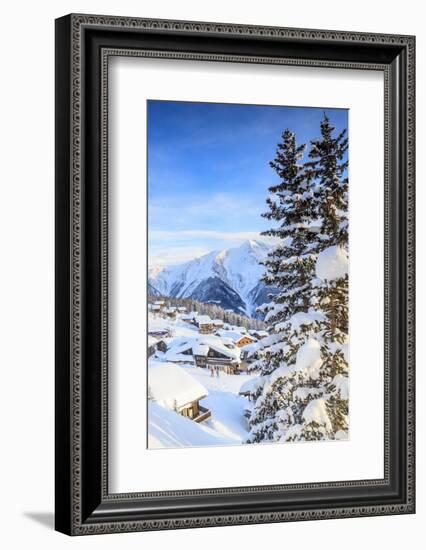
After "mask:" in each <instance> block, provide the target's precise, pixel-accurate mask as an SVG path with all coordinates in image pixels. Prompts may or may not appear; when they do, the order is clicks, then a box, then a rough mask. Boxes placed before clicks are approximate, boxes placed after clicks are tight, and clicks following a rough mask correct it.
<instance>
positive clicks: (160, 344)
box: [148, 334, 167, 357]
mask: <svg viewBox="0 0 426 550" xmlns="http://www.w3.org/2000/svg"><path fill="white" fill-rule="evenodd" d="M157 350H158V351H162V352H163V353H165V352H166V351H167V343H166V342H165V341H164V340H162V339H159V338H156V337H155V336H152V335H151V334H148V357H152V356H153V355H154V354H155V352H156V351H157Z"/></svg>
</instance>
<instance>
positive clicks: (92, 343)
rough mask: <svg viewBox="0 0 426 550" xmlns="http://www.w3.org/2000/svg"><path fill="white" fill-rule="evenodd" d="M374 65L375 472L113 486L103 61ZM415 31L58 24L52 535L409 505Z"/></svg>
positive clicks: (131, 21) (126, 21)
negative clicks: (379, 361)
mask: <svg viewBox="0 0 426 550" xmlns="http://www.w3.org/2000/svg"><path fill="white" fill-rule="evenodd" d="M117 55H120V56H144V57H152V58H168V59H174V60H176V62H179V60H180V59H190V60H210V61H213V62H214V61H227V62H245V63H257V64H259V63H265V64H266V63H267V64H278V65H299V66H302V67H303V66H306V67H337V68H342V69H358V70H363V69H366V70H372V69H373V70H376V71H382V72H383V74H384V82H385V98H384V106H385V112H384V116H385V143H384V158H385V170H384V174H385V182H384V189H385V194H384V201H385V205H384V206H385V274H384V275H385V277H384V279H385V289H384V292H385V317H384V329H385V331H384V333H385V384H384V397H385V411H384V419H385V433H384V454H385V460H384V472H385V475H384V478H383V479H380V480H377V479H375V480H368V479H366V480H362V481H347V482H331V483H312V484H296V485H273V486H250V487H229V488H226V489H219V488H217V489H215V488H212V489H199V490H188V491H163V492H161V491H158V492H154V493H130V494H110V493H109V492H108V468H107V459H108V456H107V449H108V445H107V442H108V437H107V436H108V425H107V424H108V422H107V419H108V415H107V406H108V376H107V366H108V353H107V349H108V348H107V340H108V329H107V326H108V325H107V319H108V317H107V316H108V300H107V296H108V292H107V289H108V287H107V284H108V278H107V262H108V253H107V245H108V243H107V229H108V215H107V199H108V170H107V168H108V166H107V160H108V159H107V123H108V96H107V74H108V59H109V57H110V56H117ZM414 56H415V39H414V37H413V36H399V35H382V34H364V33H354V32H341V31H325V30H307V29H290V28H278V27H255V26H245V25H235V24H217V23H201V22H188V21H168V20H148V19H137V18H127V17H115V16H114V17H109V16H96V15H74V14H72V15H68V16H65V17H63V18H60V19H58V20H57V21H56V386H55V391H56V474H55V475H56V529H57V530H58V531H61V532H63V533H66V534H69V535H85V534H99V533H119V532H126V531H144V530H156V529H178V528H189V527H205V526H219V525H238V524H248V523H266V522H283V521H299V520H313V519H327V518H344V517H359V516H372V515H386V514H408V513H414V511H415V501H414V492H415V487H414V486H415V479H414V476H415V471H414V466H415V458H414V384H415V382H414V178H415V175H414V170H415V159H414V154H415V143H414V140H415V135H414V134H415V113H414V109H415V95H414V94H415V90H414V84H415V82H414V79H415V74H414V70H415V58H414Z"/></svg>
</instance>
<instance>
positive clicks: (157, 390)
mask: <svg viewBox="0 0 426 550" xmlns="http://www.w3.org/2000/svg"><path fill="white" fill-rule="evenodd" d="M148 386H149V391H150V395H151V397H152V399H153V400H154V401H156V402H157V403H158V404H159V405H161V406H162V407H165V408H167V409H170V410H174V409H175V408H178V409H180V408H182V407H184V406H185V405H187V404H188V403H192V402H193V401H197V400H198V399H202V398H203V397H206V396H207V395H208V391H207V390H206V388H205V387H204V386H203V385H202V384H200V383H199V382H198V381H197V380H195V378H193V377H192V376H191V375H190V374H188V373H187V372H186V371H185V370H184V369H182V368H181V367H178V366H177V365H174V364H173V363H167V362H159V361H150V363H149V369H148Z"/></svg>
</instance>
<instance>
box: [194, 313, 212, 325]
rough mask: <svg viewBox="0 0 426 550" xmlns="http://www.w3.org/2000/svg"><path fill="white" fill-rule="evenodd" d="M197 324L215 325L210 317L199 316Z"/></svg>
mask: <svg viewBox="0 0 426 550" xmlns="http://www.w3.org/2000/svg"><path fill="white" fill-rule="evenodd" d="M197 323H198V324H199V325H211V324H213V321H212V320H211V319H210V317H209V316H208V315H198V316H197Z"/></svg>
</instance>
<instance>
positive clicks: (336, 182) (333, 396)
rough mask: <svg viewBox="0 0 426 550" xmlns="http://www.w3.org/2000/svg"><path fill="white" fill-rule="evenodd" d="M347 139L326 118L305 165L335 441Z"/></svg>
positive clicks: (342, 371) (341, 386) (341, 413)
mask: <svg viewBox="0 0 426 550" xmlns="http://www.w3.org/2000/svg"><path fill="white" fill-rule="evenodd" d="M347 149H348V139H347V135H346V130H343V131H342V132H340V133H339V134H338V135H337V136H335V128H334V127H333V125H332V124H331V122H330V120H329V118H328V117H327V115H325V114H324V118H323V120H322V122H321V138H320V139H318V140H315V141H313V142H312V143H311V150H310V152H309V158H310V159H311V161H310V162H309V163H307V164H306V167H307V170H308V171H309V173H310V174H311V178H312V179H314V180H315V182H316V186H315V189H314V205H315V206H314V208H315V210H316V214H317V217H318V218H319V220H321V226H320V232H319V234H318V238H319V240H318V242H317V247H316V252H318V258H317V262H316V275H317V277H318V283H317V287H316V292H315V295H316V299H317V300H318V302H317V307H318V308H319V309H321V311H322V312H323V314H324V322H323V331H322V338H323V343H322V360H323V363H322V366H321V369H320V377H321V383H322V385H323V387H324V396H323V398H322V403H321V406H323V407H324V408H325V410H326V412H327V415H328V418H329V420H330V423H331V425H332V432H333V434H334V437H337V438H342V437H345V436H346V434H347V429H348V422H347V419H348V362H347V345H348V178H347V168H348V161H347V156H346V153H347Z"/></svg>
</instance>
